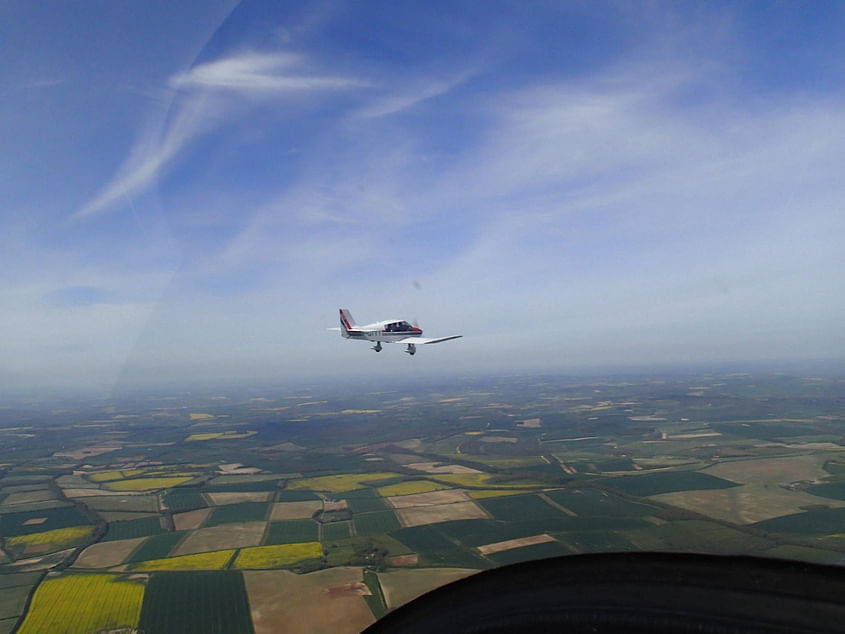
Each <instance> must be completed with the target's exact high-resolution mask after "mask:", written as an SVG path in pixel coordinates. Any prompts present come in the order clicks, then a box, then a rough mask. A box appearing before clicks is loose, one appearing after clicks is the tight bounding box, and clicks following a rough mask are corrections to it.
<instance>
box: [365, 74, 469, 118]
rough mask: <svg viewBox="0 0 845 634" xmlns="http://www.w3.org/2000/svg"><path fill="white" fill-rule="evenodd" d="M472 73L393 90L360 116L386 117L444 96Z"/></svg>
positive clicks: (368, 107)
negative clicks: (401, 89)
mask: <svg viewBox="0 0 845 634" xmlns="http://www.w3.org/2000/svg"><path fill="white" fill-rule="evenodd" d="M471 75H472V73H470V72H464V73H460V74H458V75H457V76H455V77H454V78H452V79H445V80H442V79H438V80H431V81H427V82H418V83H417V85H414V86H411V87H409V88H406V89H405V90H403V91H401V92H395V91H394V92H393V93H391V94H390V95H388V96H387V97H384V98H382V99H380V100H376V101H375V103H373V104H371V105H369V106H367V107H366V108H363V109H361V110H360V111H358V113H357V115H358V116H360V117H366V118H369V117H374V118H375V117H384V116H388V115H392V114H396V113H399V112H402V111H405V110H409V109H411V108H413V107H414V106H416V105H418V104H420V103H422V102H424V101H428V100H430V99H435V98H437V97H442V96H443V95H445V94H447V93H449V92H450V91H451V90H453V89H454V88H455V87H457V86H460V85H461V84H463V83H464V82H465V81H466V80H467V79H468V78H469V77H470V76H471Z"/></svg>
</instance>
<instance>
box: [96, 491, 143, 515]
mask: <svg viewBox="0 0 845 634" xmlns="http://www.w3.org/2000/svg"><path fill="white" fill-rule="evenodd" d="M82 502H83V503H84V504H85V506H87V507H88V508H90V509H94V510H95V511H130V512H133V513H158V498H157V497H156V496H155V495H126V496H123V495H103V496H96V497H89V498H82Z"/></svg>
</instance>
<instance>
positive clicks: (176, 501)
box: [162, 487, 208, 512]
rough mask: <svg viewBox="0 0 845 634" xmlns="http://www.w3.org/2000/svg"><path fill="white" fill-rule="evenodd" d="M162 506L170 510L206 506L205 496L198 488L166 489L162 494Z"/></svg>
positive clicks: (184, 509) (187, 509)
mask: <svg viewBox="0 0 845 634" xmlns="http://www.w3.org/2000/svg"><path fill="white" fill-rule="evenodd" d="M162 502H163V503H164V506H165V507H167V508H168V509H170V510H171V511H177V512H178V511H190V510H192V509H201V508H204V507H206V506H208V502H206V500H205V498H204V497H203V496H202V493H200V492H199V491H198V490H196V489H193V488H189V487H183V488H178V489H173V490H172V491H168V492H167V493H165V494H164V495H163V496H162Z"/></svg>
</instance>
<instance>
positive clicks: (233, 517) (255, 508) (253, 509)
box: [205, 502, 270, 527]
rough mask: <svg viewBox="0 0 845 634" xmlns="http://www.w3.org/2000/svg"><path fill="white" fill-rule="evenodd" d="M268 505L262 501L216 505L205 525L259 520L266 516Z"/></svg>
mask: <svg viewBox="0 0 845 634" xmlns="http://www.w3.org/2000/svg"><path fill="white" fill-rule="evenodd" d="M269 507H270V505H269V504H266V503H264V502H242V503H241V504H229V505H227V506H217V507H215V508H214V509H213V510H212V511H211V515H210V516H209V517H208V519H207V520H205V526H207V527H209V526H219V525H221V524H230V523H236V522H259V521H263V520H264V518H265V517H266V516H267V512H268V510H269Z"/></svg>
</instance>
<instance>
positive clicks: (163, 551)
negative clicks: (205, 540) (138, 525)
mask: <svg viewBox="0 0 845 634" xmlns="http://www.w3.org/2000/svg"><path fill="white" fill-rule="evenodd" d="M186 532H187V531H176V532H173V533H163V534H161V535H154V536H152V537H150V538H149V539H148V540H147V541H145V542H144V543H143V544H141V546H140V547H138V548H137V549H136V550H135V552H133V553H132V554H131V555H130V556H129V559H128V560H127V561H126V563H136V562H139V561H147V560H150V559H163V558H164V557H167V555H169V554H170V551H171V550H173V547H174V546H175V545H176V544H177V543H178V542H179V540H180V539H182V538H183V537H184V536H185V533H186Z"/></svg>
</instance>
